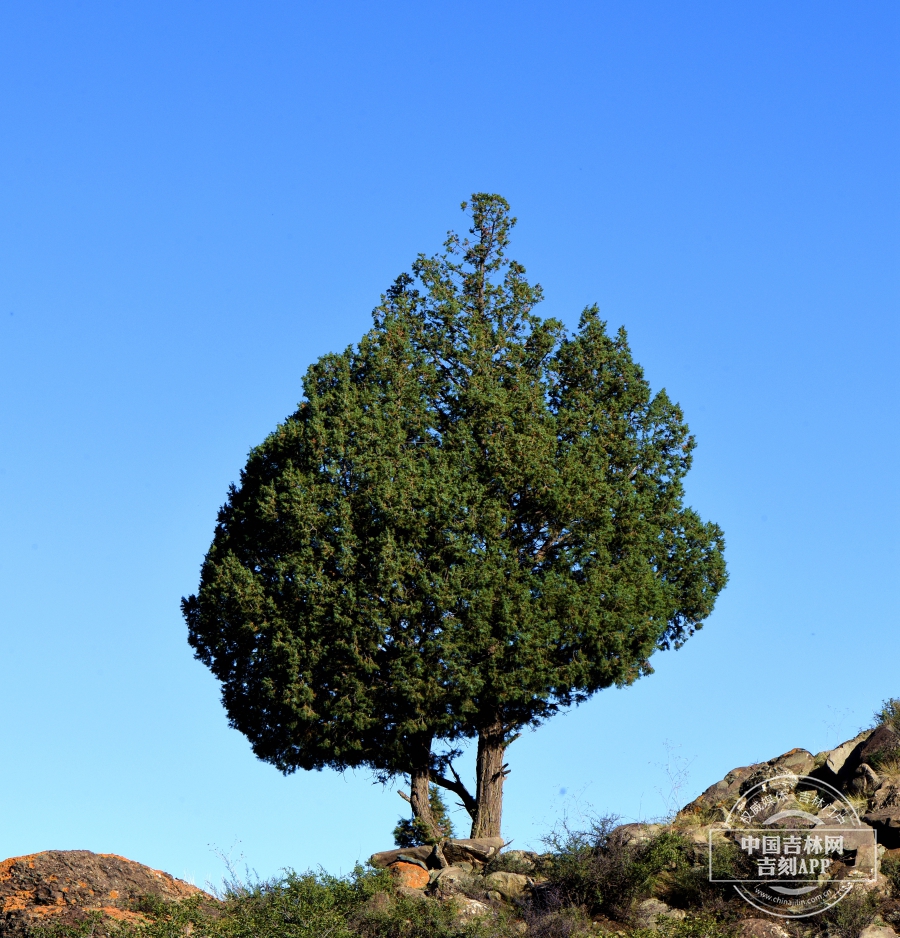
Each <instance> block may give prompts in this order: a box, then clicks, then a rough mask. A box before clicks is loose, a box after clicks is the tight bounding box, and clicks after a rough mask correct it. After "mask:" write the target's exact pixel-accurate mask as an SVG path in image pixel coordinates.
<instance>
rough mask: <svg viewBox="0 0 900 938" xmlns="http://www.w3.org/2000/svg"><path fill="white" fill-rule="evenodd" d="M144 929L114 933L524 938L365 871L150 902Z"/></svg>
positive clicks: (51, 936)
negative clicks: (211, 897)
mask: <svg viewBox="0 0 900 938" xmlns="http://www.w3.org/2000/svg"><path fill="white" fill-rule="evenodd" d="M139 911H141V912H143V913H144V915H145V916H146V919H147V920H146V922H145V923H142V924H136V923H121V924H115V923H113V924H112V925H110V924H109V923H107V925H106V927H107V928H108V929H111V932H110V933H111V938H185V936H186V935H190V936H192V938H322V936H326V935H327V936H328V938H517V936H519V935H520V932H519V931H517V930H516V929H515V928H514V927H513V922H512V919H511V917H510V916H509V915H508V914H507V913H505V912H503V911H502V910H501V911H498V913H497V914H496V915H491V916H489V917H488V918H487V919H484V920H472V921H462V920H460V919H459V918H458V916H457V914H456V909H455V908H454V907H453V906H452V905H451V904H448V903H438V902H434V901H425V900H424V899H421V898H410V897H407V896H404V895H400V894H398V893H397V892H396V891H395V890H394V888H393V886H392V885H391V880H390V877H389V876H388V875H387V874H386V873H384V872H372V871H364V870H362V869H361V868H359V867H357V869H356V870H355V871H354V872H353V874H351V875H350V876H349V877H347V878H344V879H341V878H338V877H333V876H328V875H326V874H313V873H305V874H302V875H298V874H295V873H288V874H287V875H286V876H285V877H284V878H282V879H279V880H274V881H271V882H267V883H256V884H233V888H232V891H231V892H230V893H229V894H228V895H227V896H226V898H225V899H224V901H223V903H222V904H221V907H218V908H215V909H214V908H211V906H210V903H208V902H201V901H199V900H195V899H189V900H185V901H183V902H164V901H160V900H145V901H143V902H142V903H140V905H139ZM100 925H101V918H100V916H99V914H96V915H93V916H89V919H88V921H86V922H84V923H79V924H77V925H70V926H59V925H56V926H51V927H48V928H45V929H42V930H40V931H39V932H36V933H35V935H34V938H89V936H90V935H92V934H97V933H98V930H99V929H100Z"/></svg>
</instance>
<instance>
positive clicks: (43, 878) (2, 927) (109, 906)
mask: <svg viewBox="0 0 900 938" xmlns="http://www.w3.org/2000/svg"><path fill="white" fill-rule="evenodd" d="M147 896H152V897H156V898H159V899H166V900H179V899H187V898H189V897H190V896H200V897H201V898H203V899H204V900H208V901H210V902H214V901H215V900H214V899H213V897H212V896H210V895H208V894H207V893H205V892H203V890H202V889H198V888H197V887H196V886H192V885H190V884H189V883H186V882H183V881H182V880H180V879H175V877H174V876H170V875H169V874H168V873H163V872H160V871H159V870H154V869H151V868H150V867H149V866H144V865H143V864H141V863H135V862H133V861H132V860H126V859H125V858H124V857H119V856H115V855H114V854H110V853H91V852H90V851H89V850H47V851H45V852H44V853H34V854H31V855H29V856H24V857H12V858H11V859H9V860H4V861H3V862H2V863H0V938H7V936H21V935H24V934H26V932H28V931H30V930H31V929H32V928H34V927H36V926H49V925H57V924H58V925H59V926H73V927H74V926H77V925H78V924H79V923H81V922H86V921H87V920H88V919H89V918H90V917H91V915H92V914H99V917H100V920H101V923H100V925H99V929H95V930H94V931H93V934H94V935H101V934H105V933H106V931H107V930H108V928H109V927H111V926H112V925H113V924H115V923H116V922H123V921H139V920H141V918H142V916H141V915H140V914H139V913H137V912H135V911H134V904H135V900H138V899H141V898H144V897H147Z"/></svg>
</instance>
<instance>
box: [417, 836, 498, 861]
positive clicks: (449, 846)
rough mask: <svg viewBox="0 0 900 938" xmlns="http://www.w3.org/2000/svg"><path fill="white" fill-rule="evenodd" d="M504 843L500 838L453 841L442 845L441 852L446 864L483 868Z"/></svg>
mask: <svg viewBox="0 0 900 938" xmlns="http://www.w3.org/2000/svg"><path fill="white" fill-rule="evenodd" d="M504 843H505V841H504V840H503V838H502V837H478V838H462V839H459V840H457V839H453V840H448V841H447V842H446V843H444V845H443V851H444V856H445V857H446V859H447V862H448V863H450V864H452V865H455V864H457V863H472V864H474V865H475V866H484V864H485V863H487V861H488V860H490V859H491V857H494V856H496V855H497V854H498V853H499V852H500V850H501V849H502V848H503V844H504ZM428 849H431V848H430V847H429V848H428Z"/></svg>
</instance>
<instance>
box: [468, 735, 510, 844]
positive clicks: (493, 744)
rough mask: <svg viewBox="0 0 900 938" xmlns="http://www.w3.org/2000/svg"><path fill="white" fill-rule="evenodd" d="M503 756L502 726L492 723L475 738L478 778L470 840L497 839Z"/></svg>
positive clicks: (500, 807) (501, 804) (503, 775)
mask: <svg viewBox="0 0 900 938" xmlns="http://www.w3.org/2000/svg"><path fill="white" fill-rule="evenodd" d="M505 752H506V742H505V738H504V732H503V726H502V725H501V724H500V723H494V724H493V725H491V726H487V727H485V728H484V729H482V730H481V731H480V732H479V734H478V762H477V767H476V772H477V774H478V779H477V788H476V790H475V798H476V800H477V802H478V808H477V811H476V815H475V820H474V821H473V822H472V836H473V837H499V836H500V815H501V813H502V811H503V780H504V778H505V777H506V772H505V770H504V767H503V754H504V753H505Z"/></svg>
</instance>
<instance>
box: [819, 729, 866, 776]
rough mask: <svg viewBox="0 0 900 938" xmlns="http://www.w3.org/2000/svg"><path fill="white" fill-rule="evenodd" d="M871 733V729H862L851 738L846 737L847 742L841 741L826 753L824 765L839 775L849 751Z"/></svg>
mask: <svg viewBox="0 0 900 938" xmlns="http://www.w3.org/2000/svg"><path fill="white" fill-rule="evenodd" d="M871 735H872V730H863V731H862V732H861V733H860V734H859V735H858V736H854V737H853V739H848V740H847V742H845V743H841V744H840V746H837V747H835V748H834V749H832V750H831V752H829V753H828V756H827V757H826V759H825V765H827V766H828V768H829V769H831V771H832V772H834V774H835V775H839V774H840V771H841V769H843V767H844V763H845V762H846V761H847V759H848V757H849V756H850V753H851V752H853V750H854V749H856V748H857V747H858V746H859V745H860V744H861V743H863V742H865V741H866V740H867V739H868V738H869V737H870V736H871Z"/></svg>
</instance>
